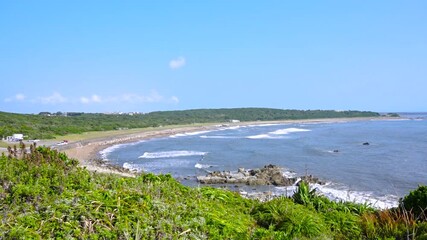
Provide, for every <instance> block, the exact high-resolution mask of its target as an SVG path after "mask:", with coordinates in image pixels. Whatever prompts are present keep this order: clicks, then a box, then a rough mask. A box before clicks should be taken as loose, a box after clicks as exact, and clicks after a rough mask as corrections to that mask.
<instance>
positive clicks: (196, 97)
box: [0, 0, 427, 113]
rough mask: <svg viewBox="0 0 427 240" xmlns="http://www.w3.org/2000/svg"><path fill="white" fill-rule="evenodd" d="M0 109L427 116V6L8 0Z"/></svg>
mask: <svg viewBox="0 0 427 240" xmlns="http://www.w3.org/2000/svg"><path fill="white" fill-rule="evenodd" d="M0 80H1V91H0V111H8V112H19V113H38V112H40V111H51V112H56V111H83V112H112V111H125V112H128V111H140V112H149V111H157V110H179V109H194V108H231V107H271V108H283V109H336V110H347V109H351V110H372V111H380V112H383V111H384V112H392V111H394V112H397V111H427V94H426V90H427V1H248V0H245V1H237V0H236V1H229V0H227V1H225V0H223V1H221V0H218V1H184V0H183V1H160V0H159V1H43V0H41V1H7V0H0Z"/></svg>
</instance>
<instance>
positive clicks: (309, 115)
mask: <svg viewBox="0 0 427 240" xmlns="http://www.w3.org/2000/svg"><path fill="white" fill-rule="evenodd" d="M378 116H379V114H378V113H375V112H368V111H334V110H283V109H271V108H230V109H195V110H181V111H158V112H150V113H146V114H134V115H128V114H102V113H81V114H69V115H68V116H57V115H51V116H46V115H35V114H16V113H6V112H0V136H3V137H5V136H10V135H12V134H14V133H23V134H24V135H25V136H26V138H28V139H35V138H41V139H49V138H54V137H55V136H61V135H65V134H71V133H82V132H89V131H106V130H117V129H132V128H146V127H158V126H167V125H179V124H193V123H224V122H229V121H230V120H233V119H234V120H239V121H242V122H246V121H274V120H297V119H316V118H352V117H378Z"/></svg>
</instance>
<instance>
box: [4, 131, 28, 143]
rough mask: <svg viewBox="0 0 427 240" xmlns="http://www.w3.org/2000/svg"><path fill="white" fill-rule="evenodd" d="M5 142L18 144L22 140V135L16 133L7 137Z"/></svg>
mask: <svg viewBox="0 0 427 240" xmlns="http://www.w3.org/2000/svg"><path fill="white" fill-rule="evenodd" d="M6 140H7V141H9V142H19V141H22V140H24V134H21V133H16V134H13V135H12V136H7V137H6Z"/></svg>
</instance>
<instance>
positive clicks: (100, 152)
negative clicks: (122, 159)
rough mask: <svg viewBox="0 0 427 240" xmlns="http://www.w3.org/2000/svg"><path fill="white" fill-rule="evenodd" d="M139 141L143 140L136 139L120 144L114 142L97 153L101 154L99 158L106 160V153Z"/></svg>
mask: <svg viewBox="0 0 427 240" xmlns="http://www.w3.org/2000/svg"><path fill="white" fill-rule="evenodd" d="M141 142H145V140H141V141H137V142H132V143H122V144H116V145H113V146H111V147H108V148H106V149H103V150H101V151H99V155H101V158H102V159H103V160H108V155H109V154H110V153H112V152H114V151H116V150H117V149H120V148H123V147H127V146H132V145H135V144H138V143H141Z"/></svg>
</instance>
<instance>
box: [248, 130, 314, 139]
mask: <svg viewBox="0 0 427 240" xmlns="http://www.w3.org/2000/svg"><path fill="white" fill-rule="evenodd" d="M309 131H311V130H309V129H303V128H285V129H279V130H276V131H273V132H269V133H265V134H258V135H253V136H249V137H246V138H249V139H283V138H285V137H283V136H281V135H288V134H290V133H297V132H309Z"/></svg>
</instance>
